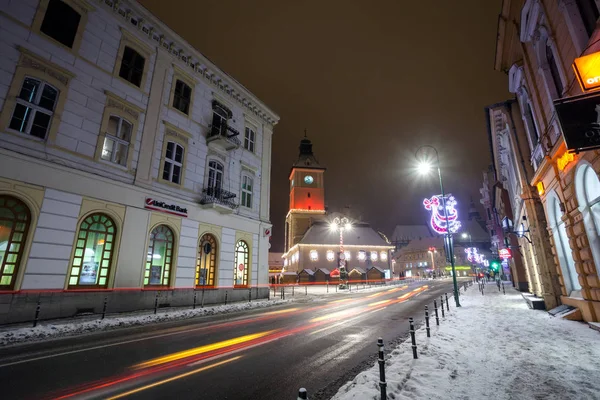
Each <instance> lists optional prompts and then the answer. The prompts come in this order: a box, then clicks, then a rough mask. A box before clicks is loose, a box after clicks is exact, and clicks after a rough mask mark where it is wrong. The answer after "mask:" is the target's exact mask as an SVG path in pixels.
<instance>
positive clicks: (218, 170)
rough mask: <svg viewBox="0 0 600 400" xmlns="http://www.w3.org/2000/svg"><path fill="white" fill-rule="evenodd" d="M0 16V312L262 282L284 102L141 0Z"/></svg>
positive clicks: (63, 4)
mask: <svg viewBox="0 0 600 400" xmlns="http://www.w3.org/2000/svg"><path fill="white" fill-rule="evenodd" d="M0 32H1V34H0V55H1V57H0V58H1V59H2V62H1V63H0V263H1V264H0V297H1V303H2V307H1V308H0V323H2V322H17V321H21V320H27V319H31V318H32V315H33V313H34V310H35V305H36V302H37V301H38V300H39V301H40V302H41V304H42V308H41V314H40V315H41V317H42V318H53V317H65V316H71V315H75V314H77V313H78V312H82V310H83V311H86V312H89V311H90V310H92V311H98V309H100V308H101V307H102V303H103V300H104V298H105V297H107V298H108V304H109V311H127V310H134V309H143V308H149V307H153V305H154V302H155V298H156V299H158V302H159V305H164V306H168V305H170V306H176V305H187V304H191V302H192V298H193V296H194V294H193V292H194V290H196V289H198V288H201V289H205V291H206V298H205V302H208V303H210V302H219V301H221V299H222V298H224V297H225V294H226V291H228V294H229V299H231V300H236V299H237V300H241V299H243V298H247V297H248V295H249V289H250V288H251V289H252V293H251V294H252V296H253V297H256V296H258V297H266V296H267V289H266V288H263V287H262V286H261V285H263V284H264V285H266V284H267V282H268V239H269V237H268V236H269V235H270V228H271V224H270V222H269V189H270V188H269V185H270V170H271V137H272V134H273V128H274V126H275V125H276V124H277V122H278V120H279V117H278V116H277V115H276V114H275V113H273V112H272V111H271V110H270V109H269V108H268V107H267V106H265V105H264V104H263V103H262V102H261V101H260V100H258V99H257V98H256V97H255V96H254V95H252V93H250V92H249V91H248V90H247V89H245V88H244V87H243V86H242V85H240V84H239V83H237V82H236V81H235V80H234V79H233V78H231V77H229V76H228V75H227V74H225V73H224V72H223V71H221V70H220V69H219V68H218V67H217V66H215V65H214V64H212V63H211V62H210V61H209V60H208V59H206V58H205V57H204V56H203V55H202V54H201V53H199V52H198V51H197V50H196V49H194V48H192V47H191V46H190V45H189V44H188V43H187V42H185V40H183V39H182V38H181V37H179V36H177V35H176V34H175V33H174V32H173V31H172V30H170V29H169V27H168V26H166V25H165V24H163V23H162V22H160V20H159V19H158V18H156V17H155V16H153V15H152V14H150V13H149V12H148V11H147V10H146V9H144V8H143V7H141V6H140V5H139V4H137V3H136V2H135V1H92V0H63V1H61V0H39V1H37V0H33V1H4V2H2V3H1V7H0ZM31 292H35V293H37V295H32V294H31Z"/></svg>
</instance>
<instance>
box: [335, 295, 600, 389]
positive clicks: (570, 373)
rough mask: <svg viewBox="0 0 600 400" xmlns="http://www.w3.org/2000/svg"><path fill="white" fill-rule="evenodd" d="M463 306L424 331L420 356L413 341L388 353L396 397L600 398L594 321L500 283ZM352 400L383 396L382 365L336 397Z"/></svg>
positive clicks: (599, 338) (466, 298) (599, 341)
mask: <svg viewBox="0 0 600 400" xmlns="http://www.w3.org/2000/svg"><path fill="white" fill-rule="evenodd" d="M451 303H452V301H451ZM461 305H462V307H461V308H459V309H456V308H454V307H453V306H452V304H451V305H450V315H448V314H446V318H445V319H443V320H442V321H441V322H440V327H436V326H435V318H432V319H431V321H430V322H431V326H432V329H431V338H429V339H428V338H427V336H426V333H425V328H424V326H423V327H421V328H420V329H419V330H418V331H417V333H416V338H417V346H418V352H419V359H417V360H413V358H412V348H411V343H410V339H409V340H407V341H406V342H404V343H402V344H401V345H400V346H398V347H397V348H396V349H394V350H393V351H392V352H391V354H386V359H387V361H386V368H385V373H386V381H387V394H388V398H389V399H449V398H452V399H507V400H508V399H544V400H547V399H557V400H559V399H560V400H566V399H574V400H575V399H576V400H584V399H599V398H600V380H599V379H598V377H599V376H600V375H599V374H600V334H599V333H598V332H596V331H594V330H592V329H590V328H589V327H588V326H587V324H583V323H580V322H573V321H566V320H561V319H556V318H554V317H551V316H549V314H548V313H546V312H543V311H533V310H530V309H529V308H528V307H527V305H526V303H525V301H524V300H523V298H522V297H521V295H520V294H518V293H516V292H515V291H514V290H513V289H510V291H508V292H507V294H506V295H502V294H499V293H498V291H497V290H496V288H495V285H488V286H486V290H485V296H482V295H481V293H480V292H478V290H477V286H476V285H475V286H471V287H470V288H469V290H468V291H467V293H466V294H465V295H463V296H461ZM432 314H433V313H432ZM434 316H435V314H434ZM440 317H441V315H440ZM388 358H389V359H388ZM350 399H360V400H364V399H377V400H379V399H380V389H379V367H378V365H377V364H376V365H375V366H374V367H373V368H371V369H369V370H367V371H364V372H362V373H360V374H359V375H358V376H357V377H356V378H355V379H354V380H353V381H351V382H348V383H347V384H346V385H344V386H342V387H341V388H340V390H339V391H338V393H337V394H336V395H335V396H334V397H333V399H332V400H350Z"/></svg>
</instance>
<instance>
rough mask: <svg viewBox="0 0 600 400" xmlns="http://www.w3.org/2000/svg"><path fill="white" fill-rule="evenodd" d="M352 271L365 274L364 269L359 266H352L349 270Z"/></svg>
mask: <svg viewBox="0 0 600 400" xmlns="http://www.w3.org/2000/svg"><path fill="white" fill-rule="evenodd" d="M352 271H358V272H360V273H361V274H365V273H366V271H365V270H364V269H363V268H361V267H354V268H352V269H351V270H350V272H352Z"/></svg>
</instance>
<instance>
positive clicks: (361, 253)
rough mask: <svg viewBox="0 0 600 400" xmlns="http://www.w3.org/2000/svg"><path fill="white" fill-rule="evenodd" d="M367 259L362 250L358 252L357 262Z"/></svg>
mask: <svg viewBox="0 0 600 400" xmlns="http://www.w3.org/2000/svg"><path fill="white" fill-rule="evenodd" d="M366 259H367V253H365V252H364V251H363V250H361V251H359V252H358V261H365V260H366Z"/></svg>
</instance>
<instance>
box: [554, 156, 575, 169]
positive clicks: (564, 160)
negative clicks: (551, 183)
mask: <svg viewBox="0 0 600 400" xmlns="http://www.w3.org/2000/svg"><path fill="white" fill-rule="evenodd" d="M574 158H575V156H574V155H573V153H569V152H567V153H565V154H563V155H562V156H560V157H558V160H557V161H556V165H557V166H558V169H559V170H561V171H562V170H564V169H565V168H566V167H567V165H568V164H569V163H570V162H571V161H573V159H574Z"/></svg>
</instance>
